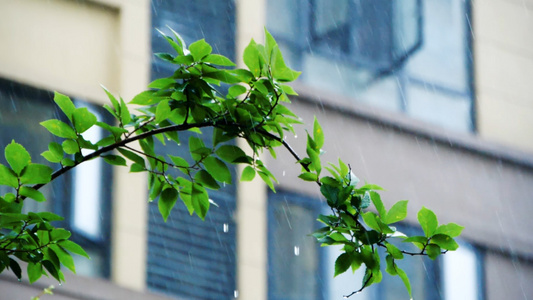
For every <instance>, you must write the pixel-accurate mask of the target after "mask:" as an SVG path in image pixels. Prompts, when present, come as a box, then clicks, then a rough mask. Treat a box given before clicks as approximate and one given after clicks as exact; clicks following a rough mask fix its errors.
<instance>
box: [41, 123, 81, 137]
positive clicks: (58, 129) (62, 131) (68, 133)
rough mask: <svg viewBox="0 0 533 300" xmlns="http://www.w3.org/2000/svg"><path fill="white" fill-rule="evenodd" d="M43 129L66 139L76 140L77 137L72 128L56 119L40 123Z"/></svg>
mask: <svg viewBox="0 0 533 300" xmlns="http://www.w3.org/2000/svg"><path fill="white" fill-rule="evenodd" d="M40 124H41V125H42V126H43V127H44V128H46V129H48V131H50V133H51V134H53V135H55V136H58V137H61V138H67V139H77V138H78V136H77V135H76V132H75V131H74V129H72V127H70V126H69V125H68V124H66V123H64V122H61V121H59V120H56V119H52V120H47V121H44V122H41V123H40Z"/></svg>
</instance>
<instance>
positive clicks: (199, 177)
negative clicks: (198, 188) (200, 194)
mask: <svg viewBox="0 0 533 300" xmlns="http://www.w3.org/2000/svg"><path fill="white" fill-rule="evenodd" d="M194 180H195V181H196V182H198V183H201V184H202V185H203V186H205V187H208V188H210V189H212V190H218V189H220V185H219V184H218V183H217V182H216V181H215V179H214V178H213V176H211V174H209V173H208V172H207V171H206V170H200V171H198V172H197V173H196V175H194Z"/></svg>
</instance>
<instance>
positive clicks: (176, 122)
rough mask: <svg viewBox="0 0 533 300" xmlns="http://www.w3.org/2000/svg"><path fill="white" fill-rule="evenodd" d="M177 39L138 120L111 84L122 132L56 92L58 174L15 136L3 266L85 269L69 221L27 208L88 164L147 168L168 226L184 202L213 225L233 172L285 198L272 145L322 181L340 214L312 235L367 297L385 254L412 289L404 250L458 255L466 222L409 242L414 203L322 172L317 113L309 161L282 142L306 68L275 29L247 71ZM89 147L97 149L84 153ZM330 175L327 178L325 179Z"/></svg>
mask: <svg viewBox="0 0 533 300" xmlns="http://www.w3.org/2000/svg"><path fill="white" fill-rule="evenodd" d="M173 34H174V37H170V36H166V35H164V34H163V38H165V39H166V41H167V42H168V43H169V44H170V46H171V47H172V48H173V49H174V51H175V53H157V54H156V56H158V57H159V58H161V59H163V60H165V61H167V62H168V63H171V64H173V65H174V66H175V68H176V70H175V72H174V73H173V75H171V76H170V77H166V78H159V79H156V80H154V81H153V82H151V83H150V84H149V86H148V88H149V89H148V90H146V91H144V92H141V93H139V94H138V95H136V96H135V97H134V98H133V99H132V100H131V101H130V102H129V104H135V105H137V106H138V107H137V111H138V112H137V113H136V114H132V113H131V112H130V109H129V108H128V105H127V104H126V103H125V102H124V100H123V99H117V98H115V96H113V95H112V94H111V93H110V92H109V91H107V90H106V89H105V88H104V91H105V93H106V94H107V96H108V98H109V101H110V105H104V107H105V108H106V110H107V111H108V112H109V113H110V114H111V116H113V118H114V119H115V122H114V124H117V125H113V124H106V123H102V122H99V121H98V120H97V118H96V116H95V115H94V114H92V113H91V112H90V111H89V110H88V109H87V108H76V107H75V106H74V104H73V103H72V101H71V100H70V98H69V97H67V96H65V95H62V94H60V93H55V96H54V101H55V102H56V104H57V105H58V106H59V108H60V109H61V111H62V112H63V113H64V115H65V118H64V119H63V120H64V121H62V120H59V119H52V120H47V121H44V122H42V123H41V125H42V126H44V127H45V128H46V129H47V130H48V131H49V132H50V133H51V134H53V135H55V136H57V137H59V138H61V139H62V141H61V143H57V142H52V143H50V144H49V145H48V150H46V151H44V152H43V153H42V156H43V157H44V158H45V159H46V160H47V161H48V162H50V164H51V165H53V166H54V167H55V171H53V170H52V168H50V167H49V166H47V165H40V164H35V163H32V162H31V157H30V155H29V153H28V152H27V151H26V150H25V149H24V147H23V146H22V145H20V144H17V143H15V142H14V141H13V142H12V143H10V144H9V145H7V146H6V148H5V158H6V161H7V162H8V166H5V165H0V184H1V185H5V186H7V187H8V188H9V189H10V191H9V192H8V193H6V194H5V195H3V196H2V197H0V226H1V228H2V229H3V230H2V231H0V271H3V270H4V269H10V270H11V271H12V272H13V273H15V275H16V276H17V277H19V278H20V277H21V269H20V266H19V263H18V262H19V261H23V262H26V263H27V270H28V277H29V280H30V282H35V281H36V280H38V279H39V278H40V277H41V276H42V275H48V274H49V275H52V276H53V277H54V278H56V279H57V280H59V281H62V280H64V276H63V273H62V271H61V266H64V267H66V268H68V269H70V270H71V271H73V272H74V271H75V266H74V260H73V259H72V256H71V254H76V255H81V256H85V257H88V256H87V254H86V253H85V251H84V250H83V249H82V248H81V247H80V246H79V245H77V244H75V243H74V242H72V241H70V240H69V237H70V232H68V231H67V230H64V229H61V228H55V227H54V226H53V225H52V224H51V223H52V222H53V221H57V220H61V217H59V216H57V215H54V214H52V213H49V212H40V213H33V212H30V213H28V214H23V213H22V207H23V205H24V203H25V202H26V201H31V200H29V199H33V200H35V201H45V200H46V199H45V197H44V195H43V194H42V193H41V192H39V189H40V188H41V187H42V186H44V185H46V184H48V183H49V182H50V181H52V180H53V179H54V178H56V177H58V176H61V175H62V174H64V173H65V172H67V171H69V170H70V169H72V168H74V167H76V166H78V165H79V164H81V163H83V162H85V161H88V160H91V159H94V158H98V157H100V158H103V159H104V161H105V162H106V163H108V164H111V165H114V166H126V167H129V170H130V171H131V172H147V173H148V179H149V180H148V184H149V200H150V201H157V202H158V207H159V211H160V213H161V216H162V217H163V219H164V220H165V221H166V220H167V219H168V217H169V215H170V213H171V212H172V209H173V208H174V207H175V206H176V205H185V207H187V209H188V211H189V213H190V214H191V215H192V214H196V215H198V216H199V217H200V218H201V219H205V217H206V215H207V213H208V211H209V209H210V206H211V205H210V204H211V202H212V201H211V200H210V199H209V194H208V191H207V190H208V189H209V190H217V189H219V188H220V187H221V185H223V184H229V183H231V182H232V172H231V171H230V170H231V166H233V165H237V164H241V165H243V168H242V173H241V175H240V180H242V181H250V180H253V179H254V178H255V177H256V175H259V178H261V179H262V180H263V181H264V182H265V183H266V184H267V185H268V186H269V187H270V188H271V189H272V190H273V191H275V185H274V184H275V183H276V182H277V180H276V178H275V177H274V176H273V174H272V173H271V172H270V170H269V169H268V168H267V166H266V165H265V164H264V163H263V162H262V161H261V160H260V159H259V158H258V157H259V154H260V153H261V152H263V151H264V150H267V151H269V152H270V153H271V154H272V155H273V156H274V157H275V156H276V151H275V150H276V148H278V147H283V148H285V149H286V150H288V151H289V152H290V153H291V154H292V156H293V157H294V158H295V160H296V161H297V162H298V163H299V164H300V166H301V169H302V171H301V174H300V175H299V178H301V179H302V180H304V181H308V182H314V183H316V184H317V185H318V186H319V189H320V192H321V193H322V195H323V196H324V198H325V199H326V202H327V204H328V205H329V206H330V208H331V214H330V215H320V216H319V217H318V221H320V222H322V223H323V225H324V227H322V228H321V229H320V230H318V231H316V232H315V233H313V234H312V235H313V236H314V237H315V238H316V239H317V241H318V242H319V243H320V244H321V245H323V246H329V245H340V246H342V251H341V253H340V255H339V256H338V258H337V260H336V262H335V276H337V275H339V274H342V273H344V272H346V271H347V270H349V269H351V270H352V272H355V271H356V270H358V269H359V268H360V267H361V266H363V265H364V266H365V276H364V279H363V283H362V288H361V290H362V289H363V288H365V287H367V286H369V285H371V284H374V283H378V282H380V281H381V279H382V276H383V275H382V272H381V268H380V266H381V261H380V256H379V255H378V248H383V249H384V250H385V252H386V257H385V263H386V271H387V273H388V274H390V275H392V276H398V277H400V279H401V280H402V281H403V283H404V284H405V287H406V289H407V290H408V292H409V293H411V286H410V283H409V279H408V278H407V275H406V274H405V272H404V271H403V270H401V269H400V268H399V267H398V265H397V263H396V261H397V260H401V259H404V257H405V255H428V256H429V257H430V258H432V259H435V258H436V257H437V256H439V255H440V254H441V253H443V251H448V250H455V249H457V243H456V242H455V240H454V238H455V237H457V236H459V234H460V233H461V230H462V227H461V226H459V225H456V224H453V223H450V224H446V225H440V226H439V224H438V222H437V217H436V216H435V214H434V213H433V212H432V211H430V210H429V209H427V208H422V210H420V212H419V213H418V221H419V223H420V226H421V228H422V229H423V231H424V236H413V237H407V236H405V235H404V234H402V233H400V232H398V231H397V230H396V228H395V227H394V226H392V225H393V224H394V223H397V222H400V221H402V220H404V219H405V218H406V216H407V201H406V200H404V201H399V202H397V203H395V204H394V205H393V206H392V207H390V209H388V210H387V208H386V207H385V205H384V203H383V202H382V200H381V196H380V194H379V193H378V191H380V190H382V188H381V187H379V186H377V185H372V184H366V185H363V186H361V187H357V185H358V183H359V179H358V178H357V177H356V176H355V175H354V174H353V172H352V170H351V168H350V166H349V165H347V164H346V163H344V162H343V161H341V160H340V159H339V161H338V164H337V165H335V164H328V165H324V164H323V161H322V158H321V155H322V153H323V152H324V151H323V150H322V148H323V147H324V146H325V145H326V140H325V136H324V132H323V130H322V127H321V126H320V124H319V122H318V120H317V119H316V118H315V120H314V123H313V129H312V132H310V133H308V134H307V144H306V154H307V156H306V157H304V158H300V157H299V156H298V155H297V154H296V153H295V152H294V151H293V150H292V148H291V147H290V146H289V145H288V144H287V143H286V142H285V140H284V135H285V134H286V133H287V132H289V133H294V130H293V125H294V124H299V123H300V120H299V118H298V116H297V115H295V114H294V113H293V112H291V111H290V110H289V109H288V108H287V107H286V106H284V105H283V103H287V102H290V100H289V95H296V92H295V91H294V90H293V89H292V88H291V87H290V86H288V85H286V84H285V83H286V82H290V81H293V80H295V79H296V78H297V77H298V76H299V74H300V73H299V72H296V71H293V70H291V69H290V68H289V67H287V65H286V64H285V62H284V60H283V56H282V54H281V51H280V49H279V47H278V45H277V43H276V42H275V40H274V38H273V37H272V36H271V35H270V34H269V33H268V32H265V36H266V43H265V45H261V44H257V43H256V42H255V41H253V40H252V41H251V42H250V44H249V45H248V46H247V47H246V49H245V50H244V55H243V60H244V63H245V65H246V66H247V69H240V68H234V66H235V64H234V63H233V62H232V61H231V60H229V59H228V58H226V57H224V56H222V55H218V54H212V53H211V52H212V47H211V46H210V45H209V44H208V43H207V42H206V41H205V40H200V41H197V42H194V43H192V44H191V45H190V46H189V47H188V49H187V46H186V45H185V43H184V42H183V39H181V37H180V36H179V35H178V34H177V33H175V32H173ZM221 85H224V86H225V87H226V88H227V91H228V92H227V93H226V94H224V93H222V92H221V90H222V89H220V88H219V87H220V86H221ZM95 125H96V126H98V127H100V128H102V129H103V130H105V131H106V132H107V133H108V134H107V136H105V137H104V138H102V139H101V140H100V141H97V142H96V143H94V144H93V143H92V142H90V141H87V140H86V139H85V138H84V137H83V133H84V132H86V131H87V130H89V129H90V128H92V127H93V126H95ZM207 127H211V128H213V137H212V143H208V144H209V145H206V143H204V140H203V139H200V138H199V137H198V136H195V135H192V136H191V137H190V138H189V139H188V141H187V144H188V145H187V146H185V145H183V146H182V145H181V141H180V138H179V134H180V132H183V131H194V132H196V134H201V133H202V129H204V128H207ZM237 138H241V139H243V140H245V141H246V142H247V143H248V145H249V146H250V148H251V152H250V153H247V152H245V151H244V150H243V149H241V148H239V147H238V146H236V145H235V144H234V143H233V141H234V140H235V139H237ZM133 143H138V146H139V147H134V146H132V144H133ZM156 143H162V144H164V145H167V144H177V145H178V146H182V147H185V149H188V155H185V156H183V157H182V156H176V155H172V154H169V153H165V154H164V155H162V154H161V153H156V151H155V145H156ZM82 149H90V150H92V151H89V153H90V154H87V155H85V154H84V153H85V151H84V152H82ZM139 149H140V150H139ZM325 170H327V171H328V172H329V174H328V175H324V174H325V173H326V172H325ZM323 171H324V172H323ZM371 205H373V209H371ZM396 238H400V239H403V242H404V243H412V244H414V245H415V246H417V247H418V248H419V249H420V251H419V252H415V253H411V252H407V251H405V250H400V249H399V248H398V247H397V246H395V245H393V243H391V239H396ZM14 258H16V260H15V259H14ZM356 292H357V291H356ZM354 293H355V292H354ZM352 294H353V293H352ZM352 294H351V295H352ZM351 295H348V296H351Z"/></svg>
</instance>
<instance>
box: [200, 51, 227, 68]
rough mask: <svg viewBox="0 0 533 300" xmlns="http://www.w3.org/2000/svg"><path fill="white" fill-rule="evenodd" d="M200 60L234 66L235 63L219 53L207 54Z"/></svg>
mask: <svg viewBox="0 0 533 300" xmlns="http://www.w3.org/2000/svg"><path fill="white" fill-rule="evenodd" d="M202 61H203V62H206V63H210V64H214V65H219V66H228V67H233V66H235V64H234V63H233V62H232V61H231V60H230V59H229V58H227V57H225V56H223V55H219V54H209V55H207V56H206V57H205V58H204V59H202Z"/></svg>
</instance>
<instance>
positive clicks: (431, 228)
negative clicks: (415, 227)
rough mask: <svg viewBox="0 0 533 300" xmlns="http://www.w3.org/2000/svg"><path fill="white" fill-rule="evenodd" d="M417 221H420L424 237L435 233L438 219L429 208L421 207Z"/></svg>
mask: <svg viewBox="0 0 533 300" xmlns="http://www.w3.org/2000/svg"><path fill="white" fill-rule="evenodd" d="M418 222H419V223H420V226H421V227H422V230H424V234H425V235H426V237H431V236H432V235H433V234H434V233H435V230H436V229H437V225H438V221H437V216H436V215H435V213H434V212H432V211H431V210H429V209H427V208H425V207H422V209H421V210H420V211H419V212H418Z"/></svg>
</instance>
